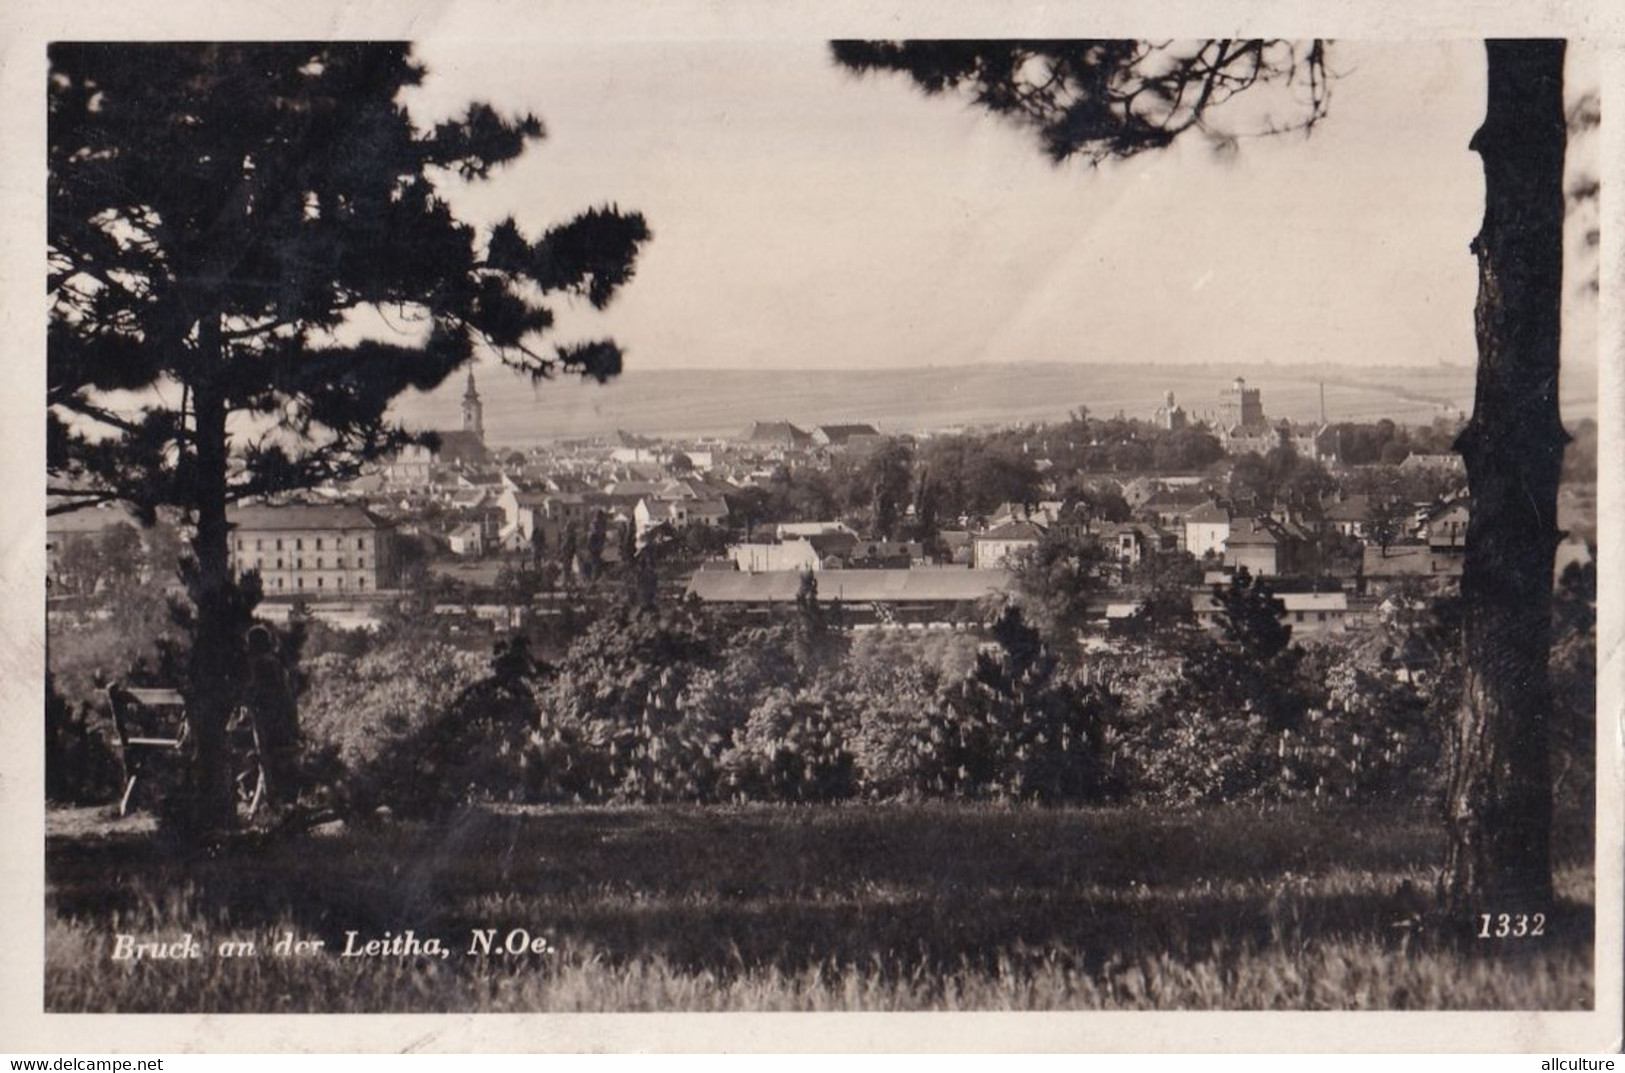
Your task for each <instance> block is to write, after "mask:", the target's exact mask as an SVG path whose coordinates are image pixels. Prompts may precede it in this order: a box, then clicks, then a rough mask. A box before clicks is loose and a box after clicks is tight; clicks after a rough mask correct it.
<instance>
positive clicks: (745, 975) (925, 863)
mask: <svg viewBox="0 0 1625 1073" xmlns="http://www.w3.org/2000/svg"><path fill="white" fill-rule="evenodd" d="M1427 821H1428V818H1427V817H1420V818H1416V817H1407V816H1403V815H1398V814H1389V815H1373V814H1370V813H1358V814H1355V813H1337V812H1317V811H1311V810H1308V809H1299V808H1294V809H1274V810H1268V811H1260V810H1251V809H1216V810H1211V811H1206V812H1198V813H1171V812H1161V811H1153V810H1143V809H1124V810H1089V811H1083V810H1037V809H998V808H991V807H967V806H948V805H941V804H935V805H929V806H902V805H897V806H862V807H859V806H852V807H818V808H787V807H777V808H770V807H752V808H737V809H735V808H730V809H722V808H717V809H702V808H672V809H624V810H610V809H572V810H548V811H532V812H518V811H513V812H488V811H481V812H468V813H465V814H463V815H461V816H460V817H458V818H457V819H456V820H455V821H454V822H452V823H449V824H446V825H442V826H437V827H419V826H405V825H395V826H386V827H381V828H379V829H377V830H370V831H362V830H354V831H348V832H344V833H342V834H340V835H338V836H336V837H329V838H321V839H307V840H304V841H301V842H297V843H283V844H270V845H261V846H255V847H251V848H238V849H234V850H231V851H228V852H226V853H224V854H221V855H219V856H216V857H214V858H203V859H194V860H181V859H178V858H172V857H167V856H165V855H164V854H163V853H162V852H161V850H160V849H159V847H158V846H157V845H156V844H155V843H153V842H152V841H151V839H150V837H145V836H144V837H140V838H132V839H128V840H122V841H121V840H118V839H104V840H99V841H92V840H87V839H84V838H75V839H62V840H56V841H53V842H52V843H51V844H50V845H49V847H48V875H49V880H50V887H49V892H48V902H49V904H48V910H49V920H48V926H47V943H46V947H47V949H46V1005H47V1008H48V1009H50V1010H52V1011H167V1012H180V1011H198V1012H214V1011H266V1012H270V1011H334V1012H360V1011H475V1010H483V1011H527V1010H551V1011H640V1010H922V1009H951V1010H972V1009H974V1010H1012V1009H1013V1010H1045V1009H1158V1008H1160V1009H1372V1008H1383V1009H1409V1008H1417V1009H1577V1008H1585V1007H1587V1006H1589V1005H1590V1004H1591V1002H1592V988H1591V979H1592V977H1591V966H1590V930H1589V928H1590V924H1589V903H1590V878H1589V872H1588V871H1587V869H1586V868H1585V866H1584V863H1583V856H1576V857H1573V858H1571V859H1569V860H1568V861H1567V863H1566V864H1565V866H1564V870H1563V873H1562V876H1561V879H1562V883H1561V889H1562V892H1563V894H1564V897H1565V903H1564V906H1565V908H1564V911H1563V913H1562V914H1561V919H1560V920H1554V922H1553V924H1554V926H1553V928H1552V930H1551V934H1550V935H1549V937H1548V939H1547V941H1545V942H1543V943H1541V944H1539V945H1538V946H1527V947H1521V948H1520V947H1515V946H1507V945H1499V946H1494V945H1481V946H1472V945H1467V946H1462V945H1459V944H1453V943H1450V942H1444V941H1435V940H1434V939H1432V938H1431V937H1430V936H1428V935H1426V934H1420V935H1418V934H1414V933H1412V932H1410V931H1408V930H1406V929H1401V928H1395V927H1394V926H1393V925H1394V924H1395V923H1396V921H1397V919H1398V917H1399V916H1401V915H1403V911H1404V908H1405V906H1404V904H1402V900H1401V899H1399V898H1398V896H1397V895H1396V893H1395V892H1396V891H1397V890H1398V889H1399V888H1400V885H1401V883H1403V882H1404V881H1406V880H1409V881H1410V882H1411V883H1412V884H1414V885H1417V886H1420V887H1425V886H1426V885H1427V884H1428V883H1429V882H1430V877H1431V874H1432V869H1433V868H1434V866H1435V863H1436V860H1437V852H1438V847H1437V845H1436V838H1435V836H1434V834H1433V825H1432V824H1431V823H1429V822H1427ZM485 927H489V928H496V929H498V931H499V933H500V934H503V935H505V934H506V932H507V931H508V930H509V929H512V928H524V929H527V931H528V932H529V933H531V934H532V935H536V936H545V937H546V939H547V940H548V941H549V943H550V944H551V947H552V948H553V949H552V951H551V952H549V953H544V954H524V955H519V956H511V957H510V956H506V955H503V956H495V957H470V956H466V955H465V954H464V951H465V950H466V949H467V947H468V945H469V932H470V930H471V929H474V928H485ZM406 928H412V929H413V930H414V931H415V933H416V934H417V936H418V937H419V938H420V939H421V938H424V937H427V936H431V935H432V936H438V937H440V938H441V939H442V940H443V941H444V942H445V943H446V944H447V945H448V946H449V947H450V949H451V951H452V953H451V956H450V957H448V958H446V959H444V960H441V959H436V958H404V959H398V958H392V957H384V958H374V959H350V958H340V957H336V956H333V954H332V953H331V952H332V951H336V950H338V949H341V948H342V946H343V943H344V933H345V932H346V931H348V930H357V931H359V932H360V933H361V937H362V938H363V939H365V938H368V937H374V936H379V935H381V934H382V933H383V931H384V930H386V929H387V930H389V931H391V932H396V933H399V932H401V931H402V930H404V929H406ZM118 932H125V933H130V934H134V935H137V936H138V937H140V938H144V939H145V938H157V939H165V938H169V939H173V938H179V937H180V936H181V935H182V934H184V933H187V932H190V933H191V934H192V935H193V936H194V937H196V938H197V939H198V941H199V942H200V943H201V944H202V945H203V946H204V947H205V948H212V947H213V945H214V944H215V943H218V942H219V941H220V940H222V939H227V938H230V939H253V940H255V941H256V943H257V944H258V946H259V948H260V949H261V950H262V951H263V950H266V949H269V947H270V945H271V944H272V943H273V942H274V941H275V939H276V938H278V937H280V936H281V935H282V934H284V933H286V932H292V933H295V934H296V935H299V936H301V937H319V938H321V939H323V940H324V941H325V942H326V943H327V944H328V947H327V949H328V951H329V952H328V953H323V954H318V955H312V956H305V957H275V956H269V955H263V956H258V957H253V958H242V959H235V958H218V957H213V956H209V957H204V958H202V959H198V960H195V961H185V962H172V961H143V962H136V963H130V962H122V961H121V962H113V961H111V960H110V959H109V957H108V954H109V952H110V950H111V946H112V942H113V937H114V935H115V934H116V933H118Z"/></svg>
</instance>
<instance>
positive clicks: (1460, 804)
mask: <svg viewBox="0 0 1625 1073" xmlns="http://www.w3.org/2000/svg"><path fill="white" fill-rule="evenodd" d="M1487 50H1488V55H1489V101H1488V108H1487V111H1486V115H1485V119H1484V125H1483V126H1482V127H1481V128H1480V129H1479V131H1478V133H1477V134H1476V135H1475V136H1474V137H1473V141H1472V148H1473V149H1474V150H1475V151H1476V152H1477V153H1478V154H1479V155H1480V156H1481V157H1482V159H1483V164H1484V223H1483V227H1482V229H1481V230H1480V231H1479V234H1478V237H1477V238H1476V239H1474V241H1473V252H1474V253H1475V254H1476V255H1477V257H1478V265H1479V289H1478V305H1477V309H1476V312H1475V322H1476V328H1477V336H1478V384H1477V392H1476V396H1475V398H1474V403H1473V416H1472V420H1471V421H1470V422H1469V423H1468V425H1467V428H1466V430H1465V431H1464V432H1463V433H1462V435H1461V437H1460V439H1459V440H1458V441H1457V449H1458V450H1459V451H1460V452H1461V453H1462V455H1463V457H1464V459H1465V461H1466V465H1467V483H1468V490H1469V492H1470V494H1471V502H1472V514H1471V520H1470V522H1469V525H1468V534H1467V548H1466V561H1465V565H1464V569H1463V574H1462V582H1461V584H1462V596H1463V599H1464V601H1465V608H1464V610H1465V615H1464V620H1465V625H1464V627H1463V637H1462V644H1463V650H1462V652H1463V662H1464V664H1465V678H1464V687H1463V692H1462V697H1461V702H1460V705H1459V707H1458V709H1457V717H1456V722H1455V725H1454V727H1453V728H1452V733H1451V742H1450V746H1451V748H1450V780H1449V788H1448V798H1447V808H1448V822H1449V828H1450V846H1449V853H1448V857H1447V861H1446V868H1445V875H1444V893H1445V898H1446V902H1447V907H1448V909H1449V910H1450V912H1451V913H1452V915H1453V918H1454V919H1455V920H1456V921H1457V922H1459V923H1460V924H1462V925H1468V924H1474V925H1476V922H1477V919H1478V915H1479V914H1482V913H1491V914H1500V913H1514V914H1516V913H1534V912H1545V911H1547V910H1548V909H1549V907H1550V903H1551V898H1552V879H1551V844H1550V838H1551V814H1552V802H1551V770H1550V759H1549V755H1548V748H1549V745H1548V722H1549V713H1550V710H1551V684H1550V679H1549V676H1548V672H1547V660H1548V658H1549V656H1550V649H1551V606H1552V570H1553V559H1554V555H1555V552H1556V548H1557V485H1558V479H1559V475H1560V471H1561V466H1562V457H1563V445H1564V443H1565V442H1566V440H1567V436H1566V434H1565V433H1564V431H1563V426H1562V423H1561V421H1560V419H1559V417H1558V408H1557V387H1558V342H1559V319H1560V310H1561V302H1562V289H1563V154H1564V148H1565V143H1566V138H1567V135H1566V130H1565V126H1564V111H1563V53H1564V45H1563V42H1561V41H1491V42H1488V43H1487Z"/></svg>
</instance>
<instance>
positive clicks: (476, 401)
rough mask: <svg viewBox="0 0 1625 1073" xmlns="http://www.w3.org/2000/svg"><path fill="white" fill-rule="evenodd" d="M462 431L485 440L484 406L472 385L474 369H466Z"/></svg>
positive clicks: (481, 440)
mask: <svg viewBox="0 0 1625 1073" xmlns="http://www.w3.org/2000/svg"><path fill="white" fill-rule="evenodd" d="M463 431H464V432H472V433H473V434H474V435H476V436H478V437H479V438H480V442H481V443H484V442H485V407H484V405H483V404H481V402H480V393H479V391H478V390H476V389H475V387H474V370H473V369H470V370H468V390H467V391H464V392H463Z"/></svg>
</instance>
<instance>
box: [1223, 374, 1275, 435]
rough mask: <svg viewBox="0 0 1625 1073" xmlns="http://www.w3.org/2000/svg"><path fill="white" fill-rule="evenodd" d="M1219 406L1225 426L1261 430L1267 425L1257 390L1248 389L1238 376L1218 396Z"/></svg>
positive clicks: (1260, 397) (1261, 400)
mask: <svg viewBox="0 0 1625 1073" xmlns="http://www.w3.org/2000/svg"><path fill="white" fill-rule="evenodd" d="M1219 405H1220V410H1221V412H1222V413H1223V415H1224V422H1225V424H1226V425H1227V426H1230V427H1235V426H1238V425H1239V426H1241V427H1242V428H1246V429H1262V428H1263V427H1264V426H1265V425H1266V424H1267V422H1266V421H1265V419H1264V401H1263V397H1262V395H1261V393H1260V392H1259V390H1258V388H1255V387H1248V386H1247V381H1246V380H1244V379H1242V378H1241V377H1239V376H1238V377H1236V379H1235V382H1234V383H1233V384H1231V385H1230V388H1229V389H1228V390H1226V391H1224V392H1222V393H1221V394H1220V398H1219Z"/></svg>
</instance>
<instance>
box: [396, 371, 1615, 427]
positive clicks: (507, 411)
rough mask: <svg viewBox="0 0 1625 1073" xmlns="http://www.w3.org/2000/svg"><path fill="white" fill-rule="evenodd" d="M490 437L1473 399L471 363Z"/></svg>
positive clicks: (1085, 378)
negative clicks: (1233, 402) (547, 371)
mask: <svg viewBox="0 0 1625 1073" xmlns="http://www.w3.org/2000/svg"><path fill="white" fill-rule="evenodd" d="M477 375H478V376H479V388H480V394H481V396H482V397H483V399H484V400H485V425H486V438H487V440H489V441H490V442H492V443H497V444H512V445H516V446H519V445H526V444H532V443H540V442H545V441H548V440H555V439H567V438H575V437H589V436H599V435H607V434H611V433H613V432H614V431H615V430H617V429H625V430H627V431H629V432H636V433H640V434H644V435H658V436H681V435H728V434H732V433H737V432H738V431H740V430H741V429H743V428H744V427H745V426H746V425H747V424H749V423H750V422H751V421H753V420H757V419H783V420H788V421H793V422H796V423H797V424H800V425H802V426H809V425H814V424H820V423H826V422H841V421H866V422H872V423H874V424H876V425H877V426H878V427H879V428H880V429H881V431H883V432H907V431H918V430H925V429H939V428H949V427H954V426H961V425H983V424H1008V423H1014V422H1025V421H1056V420H1062V419H1064V418H1065V417H1066V416H1067V414H1068V413H1069V412H1071V411H1072V410H1075V409H1077V408H1078V407H1080V406H1086V407H1088V408H1089V411H1090V412H1091V413H1095V414H1114V413H1117V412H1118V411H1122V412H1123V413H1125V414H1127V415H1129V416H1132V417H1149V416H1150V415H1151V412H1152V410H1154V409H1155V408H1156V407H1157V406H1158V405H1159V404H1160V403H1161V402H1162V398H1163V394H1164V393H1165V392H1167V391H1173V392H1174V393H1175V396H1176V399H1177V401H1178V402H1179V404H1180V405H1181V406H1184V407H1185V408H1186V409H1187V410H1189V411H1191V412H1192V413H1193V414H1195V415H1196V416H1198V417H1201V416H1203V415H1204V414H1205V413H1207V412H1209V411H1213V410H1216V409H1217V408H1218V404H1219V393H1220V392H1221V391H1222V390H1223V389H1224V388H1225V387H1226V386H1228V385H1229V383H1230V381H1231V380H1232V379H1234V377H1236V376H1237V375H1241V376H1245V377H1246V379H1247V382H1248V384H1249V386H1252V387H1258V388H1261V389H1262V390H1263V400H1264V410H1265V413H1266V414H1267V415H1268V416H1270V417H1272V418H1276V417H1286V418H1292V419H1294V420H1313V419H1315V418H1316V417H1318V415H1319V413H1320V388H1321V384H1322V383H1324V384H1325V392H1326V415H1327V417H1328V418H1329V419H1330V420H1333V421H1376V420H1378V419H1380V418H1384V417H1387V418H1390V419H1392V420H1394V421H1398V422H1401V423H1404V424H1426V423H1428V422H1430V421H1432V420H1433V418H1434V417H1437V416H1439V415H1441V414H1454V413H1457V412H1461V411H1466V410H1468V409H1470V408H1471V405H1472V395H1473V370H1472V369H1471V368H1470V367H1467V366H1434V367H1431V368H1415V369H1412V368H1343V367H1331V366H1303V367H1298V368H1290V369H1289V368H1283V367H1268V366H1258V367H1249V366H1231V365H1225V366H1220V365H1210V366H1175V365H1133V366H1130V365H1023V364H1012V365H975V366H957V367H942V366H932V367H923V368H910V369H855V370H854V369H824V370H798V371H772V370H764V369H734V370H722V369H696V370H685V371H672V370H648V369H639V368H637V366H636V364H635V363H633V365H632V366H631V368H629V369H628V371H627V372H626V373H625V374H623V375H622V376H621V377H620V378H619V379H618V380H616V381H614V382H612V383H610V384H607V385H598V384H582V383H579V382H575V381H572V380H560V381H556V382H549V383H545V384H542V385H540V386H539V387H532V385H531V384H530V382H529V381H528V380H527V379H524V378H522V377H518V376H515V375H513V374H510V373H506V372H502V371H498V370H495V369H488V370H483V371H480V372H479V373H478V374H477ZM452 379H453V380H455V381H456V383H451V382H449V381H448V383H447V384H446V385H444V386H443V387H442V388H441V389H440V390H439V391H436V392H434V393H432V394H429V395H417V396H412V397H408V398H404V399H402V400H401V401H400V402H399V403H398V405H397V407H396V413H397V414H398V415H399V416H400V417H401V418H402V419H404V420H405V421H406V422H407V423H408V424H409V425H411V426H413V427H418V428H455V427H458V426H459V424H460V422H461V417H460V409H459V407H460V403H461V399H462V394H463V387H464V384H463V381H462V380H461V379H460V378H456V377H453V378H452ZM1596 395H1597V392H1596V384H1595V377H1594V376H1590V377H1586V376H1580V375H1575V376H1570V377H1568V378H1566V379H1565V382H1564V416H1565V418H1566V419H1567V420H1569V421H1575V420H1579V419H1580V418H1583V417H1594V416H1595V414H1596Z"/></svg>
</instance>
